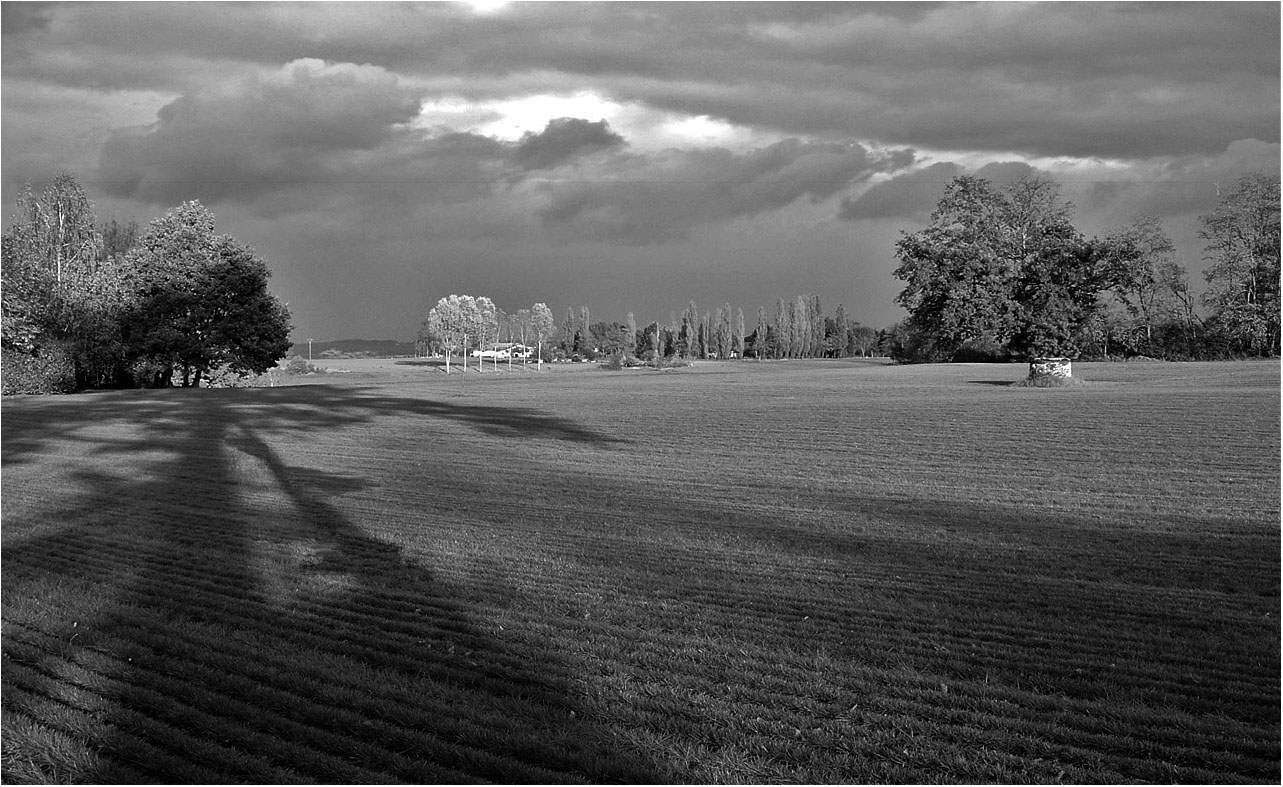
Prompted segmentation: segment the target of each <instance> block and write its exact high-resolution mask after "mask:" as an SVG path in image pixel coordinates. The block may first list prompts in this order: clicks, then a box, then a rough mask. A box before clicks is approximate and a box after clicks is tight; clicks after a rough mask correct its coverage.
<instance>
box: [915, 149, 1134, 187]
mask: <svg viewBox="0 0 1283 787" xmlns="http://www.w3.org/2000/svg"><path fill="white" fill-rule="evenodd" d="M915 152H916V153H917V156H918V160H917V162H916V165H915V167H914V169H921V168H923V167H929V166H931V165H932V164H938V163H940V162H945V161H947V162H952V163H954V164H958V165H960V166H962V167H964V168H966V169H967V170H968V171H970V172H975V171H976V170H978V169H980V168H981V167H983V166H985V165H986V164H998V163H1005V162H1011V161H1019V162H1021V163H1024V164H1028V165H1029V166H1031V167H1033V168H1034V169H1037V170H1040V171H1042V172H1050V173H1055V174H1056V176H1057V178H1058V179H1059V178H1062V177H1063V179H1065V180H1073V179H1074V178H1075V177H1088V176H1090V177H1093V178H1096V177H1100V176H1102V175H1108V174H1110V173H1117V174H1120V175H1122V174H1124V173H1127V172H1131V171H1134V170H1135V167H1136V162H1135V161H1123V160H1121V159H1107V158H1099V157H1095V156H1086V157H1083V156H1026V155H1023V154H1020V153H994V152H992V151H959V150H950V151H945V150H929V149H923V148H917V149H916V150H915ZM893 174H894V173H893Z"/></svg>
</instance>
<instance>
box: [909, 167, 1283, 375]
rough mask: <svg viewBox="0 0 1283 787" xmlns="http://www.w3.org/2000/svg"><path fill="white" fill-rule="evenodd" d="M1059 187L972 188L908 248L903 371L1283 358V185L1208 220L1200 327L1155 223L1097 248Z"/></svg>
mask: <svg viewBox="0 0 1283 787" xmlns="http://www.w3.org/2000/svg"><path fill="white" fill-rule="evenodd" d="M1071 213H1072V206H1070V205H1069V204H1068V203H1066V202H1065V201H1063V200H1062V199H1061V198H1060V194H1059V188H1058V186H1057V185H1056V184H1055V183H1054V182H1052V181H1049V180H1043V179H1025V180H1022V181H1019V182H1017V183H1015V184H1013V185H1011V186H1010V187H1008V188H1006V189H998V188H996V187H995V186H994V185H993V184H991V183H990V182H989V181H987V180H985V179H983V178H977V177H972V176H963V177H959V178H955V179H954V180H953V181H952V182H951V183H950V184H948V186H946V188H945V191H944V195H943V196H942V197H941V199H940V202H939V203H938V205H937V206H936V210H935V212H934V213H933V214H932V216H931V221H930V223H929V225H928V226H927V227H926V228H925V229H923V230H921V231H918V232H914V233H904V234H902V236H901V238H900V240H899V242H898V243H897V244H896V256H897V258H898V259H899V260H900V265H899V267H898V268H897V269H896V276H897V277H898V278H900V279H901V280H903V281H904V282H906V286H905V288H904V290H903V291H901V293H900V295H899V296H898V297H897V299H896V300H897V302H898V303H900V304H901V305H902V306H904V307H905V308H906V309H907V310H908V312H909V317H908V318H907V319H906V320H905V321H903V322H902V323H900V324H899V325H897V326H895V327H894V328H893V329H892V330H891V331H890V337H889V341H888V344H889V345H890V350H891V354H892V355H893V356H894V357H896V358H898V359H900V360H905V361H948V360H1005V359H1011V358H1028V357H1033V356H1039V355H1043V356H1072V357H1078V356H1084V355H1085V356H1095V357H1109V356H1119V355H1124V356H1125V355H1148V356H1152V357H1163V358H1214V357H1227V356H1244V355H1251V356H1262V355H1277V354H1278V353H1279V273H1280V271H1279V181H1278V178H1277V177H1270V176H1266V175H1264V174H1257V175H1249V176H1246V177H1244V178H1242V179H1240V180H1239V181H1238V183H1237V184H1236V185H1235V186H1234V187H1233V188H1232V189H1230V190H1229V191H1227V192H1226V193H1225V194H1223V195H1222V196H1221V200H1220V204H1219V205H1218V207H1217V209H1216V210H1215V211H1214V212H1213V213H1212V214H1209V215H1207V216H1203V217H1202V230H1201V232H1200V235H1201V237H1203V238H1204V239H1206V240H1208V241H1209V245H1208V246H1207V255H1206V258H1207V259H1208V260H1210V261H1211V262H1212V265H1211V267H1209V268H1207V269H1206V270H1205V271H1204V276H1205V277H1206V279H1207V282H1208V289H1207V291H1206V292H1205V293H1204V295H1203V297H1202V299H1201V301H1202V306H1204V307H1205V308H1206V309H1207V310H1208V312H1209V313H1208V315H1207V316H1206V317H1202V316H1200V315H1199V313H1198V310H1197V307H1198V305H1199V304H1198V302H1197V299H1196V298H1195V297H1194V296H1193V295H1192V293H1191V291H1190V287H1189V282H1188V277H1187V275H1186V272H1185V269H1184V267H1182V266H1181V265H1180V263H1179V262H1177V261H1176V259H1175V256H1174V248H1173V246H1172V243H1171V241H1170V240H1169V239H1168V238H1167V236H1166V234H1165V232H1164V231H1163V227H1162V224H1161V222H1160V221H1159V220H1157V219H1155V218H1152V217H1146V216H1140V217H1137V218H1135V219H1133V221H1132V223H1131V224H1129V225H1127V226H1125V227H1120V228H1118V229H1116V230H1114V231H1113V232H1111V233H1109V234H1108V235H1106V236H1104V237H1101V238H1090V239H1088V238H1086V237H1084V236H1083V235H1082V234H1081V233H1080V232H1078V230H1076V229H1075V228H1074V227H1073V224H1072V221H1071Z"/></svg>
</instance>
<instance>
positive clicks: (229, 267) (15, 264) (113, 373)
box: [0, 173, 290, 393]
mask: <svg viewBox="0 0 1283 787" xmlns="http://www.w3.org/2000/svg"><path fill="white" fill-rule="evenodd" d="M17 208H18V209H17V218H16V220H15V222H14V223H13V225H12V226H10V227H9V228H8V229H7V230H6V231H5V233H4V237H3V257H2V260H0V276H2V278H3V281H2V284H0V295H2V298H0V300H2V303H0V350H2V356H3V365H4V369H3V376H4V391H5V393H37V392H61V391H71V390H79V389H84V388H112V387H131V386H139V385H142V386H168V385H172V384H173V383H174V382H175V376H176V375H177V380H178V381H179V383H180V384H181V385H183V386H199V385H200V383H201V380H202V379H207V378H208V377H209V375H210V374H211V373H214V372H220V373H224V372H225V373H231V374H235V375H240V376H244V375H247V374H251V373H261V372H263V371H265V370H267V369H268V368H271V367H272V366H274V365H275V364H276V362H277V361H278V360H279V359H280V358H282V357H284V355H285V353H286V352H287V351H288V349H289V331H290V324H289V313H288V311H287V310H286V308H285V306H284V305H283V304H281V303H280V302H279V301H278V300H277V299H276V298H275V297H273V296H272V295H271V294H270V293H269V292H268V290H267V279H268V276H269V273H268V270H267V265H266V264H265V263H264V262H263V260H262V259H260V258H259V257H258V256H257V255H256V254H255V253H254V251H253V250H252V249H250V248H249V247H247V246H244V245H242V244H240V243H238V242H237V241H236V240H235V239H234V238H232V237H231V236H228V235H215V234H214V215H213V214H212V213H210V212H209V210H207V209H206V208H205V207H203V206H202V205H201V204H200V203H198V202H187V203H184V204H182V205H179V206H178V207H175V208H173V209H171V210H169V211H167V212H166V213H165V215H163V216H161V217H159V218H157V219H155V220H153V221H152V222H151V223H150V224H148V225H147V227H145V228H141V229H140V228H139V227H138V225H137V224H136V223H134V222H130V223H129V224H128V225H122V224H120V223H119V222H117V221H115V220H112V221H111V222H110V223H108V224H104V225H102V226H97V225H96V224H95V221H96V219H95V216H94V209H93V204H92V203H91V202H90V201H89V199H88V198H87V197H86V196H85V193H84V191H83V190H82V189H81V187H80V185H79V184H78V183H77V182H76V180H75V178H74V177H73V176H71V175H70V174H68V173H59V174H58V176H57V177H55V178H54V180H53V182H52V183H51V184H50V185H49V187H48V188H46V189H45V190H44V191H43V192H42V193H41V194H40V195H39V196H37V195H35V194H34V193H33V192H32V190H31V188H30V187H29V186H28V187H27V188H25V189H24V190H23V191H22V193H21V194H20V196H19V198H18V202H17Z"/></svg>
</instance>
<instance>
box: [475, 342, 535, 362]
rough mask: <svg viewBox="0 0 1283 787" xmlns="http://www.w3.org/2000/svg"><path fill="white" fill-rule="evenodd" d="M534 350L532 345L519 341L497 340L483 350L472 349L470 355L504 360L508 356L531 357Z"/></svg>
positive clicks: (515, 357) (516, 357)
mask: <svg viewBox="0 0 1283 787" xmlns="http://www.w3.org/2000/svg"><path fill="white" fill-rule="evenodd" d="M534 352H535V350H534V348H533V347H527V346H526V345H524V344H521V343H520V342H499V343H498V344H493V345H491V346H489V347H487V348H486V349H484V350H473V351H472V357H473V358H480V359H482V360H485V361H492V360H493V361H506V360H508V359H509V358H512V359H514V360H522V359H524V358H529V357H531V356H532V355H534Z"/></svg>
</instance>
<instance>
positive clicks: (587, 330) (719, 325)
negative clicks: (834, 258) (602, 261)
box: [557, 295, 879, 360]
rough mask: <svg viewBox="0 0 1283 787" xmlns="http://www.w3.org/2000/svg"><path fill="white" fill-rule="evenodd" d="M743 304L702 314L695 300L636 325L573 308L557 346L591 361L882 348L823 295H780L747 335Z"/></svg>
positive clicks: (815, 354)
mask: <svg viewBox="0 0 1283 787" xmlns="http://www.w3.org/2000/svg"><path fill="white" fill-rule="evenodd" d="M748 328H749V326H748V324H747V322H746V320H745V317H744V309H743V308H742V307H738V308H735V309H732V308H731V305H730V304H729V303H725V304H722V305H721V306H718V307H714V309H713V310H712V311H711V312H710V311H708V310H705V311H703V312H700V311H699V309H698V308H697V307H696V305H695V302H694V301H691V302H690V303H688V304H687V306H686V309H684V310H683V311H682V312H681V314H677V313H675V312H674V313H670V314H669V317H668V321H667V322H663V323H661V322H660V321H658V320H656V321H654V322H651V323H650V324H648V325H645V326H642V327H640V328H639V327H638V326H637V320H636V318H635V317H634V315H633V313H632V312H629V313H628V318H627V322H626V323H614V322H589V321H588V309H587V308H586V307H585V308H581V309H580V310H579V312H578V315H576V313H575V311H574V310H573V309H570V310H567V312H566V319H565V321H564V323H563V324H562V326H561V330H560V334H559V338H560V342H559V343H558V346H557V349H558V350H559V351H560V352H561V353H562V354H565V355H570V354H579V355H583V356H584V357H587V358H590V359H591V358H594V357H596V356H597V355H603V354H604V355H615V354H622V355H625V356H633V357H636V358H642V359H647V360H655V359H664V358H668V359H672V358H678V359H683V360H705V359H730V358H756V359H783V358H844V357H849V356H858V355H870V354H873V353H875V352H876V351H877V348H878V339H879V333H878V331H875V330H874V329H872V328H868V327H865V326H863V325H860V324H859V323H858V322H855V321H853V320H851V319H850V318H849V317H848V316H847V314H846V310H845V309H844V308H843V307H842V306H840V305H839V306H838V307H837V310H836V311H835V312H834V314H833V315H832V316H826V315H825V314H824V311H823V309H822V307H821V306H820V299H819V296H815V295H799V296H797V297H796V298H795V299H791V300H786V299H783V298H781V299H779V300H777V302H776V308H775V311H774V314H773V316H772V317H771V318H770V319H768V318H767V316H766V311H765V309H762V308H758V310H757V321H756V322H755V323H754V325H753V330H752V332H751V333H750V332H748Z"/></svg>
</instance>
